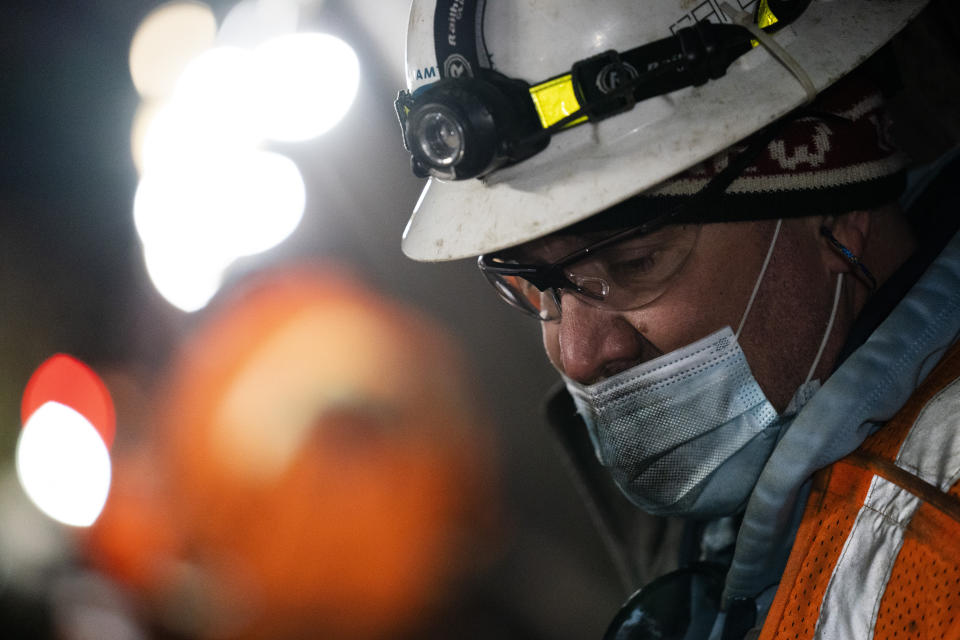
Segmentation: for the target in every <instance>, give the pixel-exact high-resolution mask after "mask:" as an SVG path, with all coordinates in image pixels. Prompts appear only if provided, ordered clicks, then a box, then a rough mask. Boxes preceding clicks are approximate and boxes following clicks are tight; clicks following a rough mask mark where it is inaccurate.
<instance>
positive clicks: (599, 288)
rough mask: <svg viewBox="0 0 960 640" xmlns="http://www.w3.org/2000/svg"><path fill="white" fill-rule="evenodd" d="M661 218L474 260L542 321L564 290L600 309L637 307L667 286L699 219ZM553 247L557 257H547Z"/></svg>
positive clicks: (554, 311)
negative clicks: (583, 240)
mask: <svg viewBox="0 0 960 640" xmlns="http://www.w3.org/2000/svg"><path fill="white" fill-rule="evenodd" d="M666 220H667V219H666V218H660V219H657V220H654V221H650V222H645V223H644V224H641V225H638V226H635V227H630V228H627V229H623V230H621V231H618V232H616V233H614V234H612V235H608V236H606V237H603V238H601V239H598V240H595V241H593V242H590V243H588V244H586V245H585V246H580V247H579V248H576V249H574V250H573V251H569V243H570V242H572V241H573V240H574V238H575V236H570V237H568V238H566V239H565V238H564V237H563V236H548V237H547V238H544V239H540V240H536V241H533V242H530V243H527V244H525V245H522V246H521V247H519V248H515V249H511V250H507V251H501V252H499V253H495V254H491V255H483V256H480V258H479V260H478V262H477V266H478V267H479V268H480V271H482V272H483V274H484V276H486V278H487V280H488V281H489V282H490V284H492V285H493V287H494V289H495V290H496V291H497V293H498V294H499V295H500V297H501V298H502V299H503V300H504V301H506V302H507V303H508V304H510V305H511V306H513V307H515V308H517V309H519V310H520V311H522V312H524V313H525V314H527V315H529V316H532V317H534V318H537V319H538V320H542V321H545V322H553V321H557V320H559V319H560V315H561V304H560V298H561V294H562V293H564V292H568V293H571V294H573V295H575V296H577V297H578V298H579V299H581V300H583V301H584V302H586V303H587V304H590V305H592V306H594V307H597V308H600V309H607V310H615V311H622V310H628V309H636V308H639V307H642V306H644V305H646V304H649V303H651V302H653V301H654V300H656V299H657V298H658V297H660V296H661V295H662V294H663V293H664V292H665V291H666V290H667V288H668V286H669V284H670V283H671V281H672V280H673V278H674V277H675V276H676V275H677V274H678V273H680V271H681V270H682V269H683V266H684V264H686V262H687V259H688V257H689V256H690V253H691V251H692V250H693V247H694V245H695V244H696V242H697V238H698V236H699V233H700V225H696V224H671V225H667V224H665V223H666ZM565 248H566V250H567V251H568V252H566V253H564V249H565ZM558 252H560V253H561V255H562V257H560V258H559V259H556V260H550V259H549V257H550V256H551V255H556V254H557V253H558Z"/></svg>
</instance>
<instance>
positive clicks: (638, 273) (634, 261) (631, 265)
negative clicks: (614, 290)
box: [607, 250, 661, 280]
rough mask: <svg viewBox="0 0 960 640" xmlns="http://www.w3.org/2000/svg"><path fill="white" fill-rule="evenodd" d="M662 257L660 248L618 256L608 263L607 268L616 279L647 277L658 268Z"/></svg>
mask: <svg viewBox="0 0 960 640" xmlns="http://www.w3.org/2000/svg"><path fill="white" fill-rule="evenodd" d="M660 257H661V252H660V251H659V250H655V251H646V252H643V253H634V254H632V255H629V256H618V257H615V258H614V259H613V260H611V261H609V262H608V263H607V270H608V272H609V273H610V275H611V276H612V277H613V279H614V280H630V279H637V278H645V277H647V276H649V275H650V274H651V273H653V272H654V271H655V270H656V268H657V264H658V262H659V259H660Z"/></svg>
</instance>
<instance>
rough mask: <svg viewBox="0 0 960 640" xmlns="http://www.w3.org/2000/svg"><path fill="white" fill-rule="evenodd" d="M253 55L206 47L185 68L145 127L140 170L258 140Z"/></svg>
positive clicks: (227, 151)
mask: <svg viewBox="0 0 960 640" xmlns="http://www.w3.org/2000/svg"><path fill="white" fill-rule="evenodd" d="M251 73H252V54H251V53H250V52H249V51H245V50H243V49H238V48H233V47H218V48H215V49H209V50H207V51H206V52H204V53H203V54H202V55H200V56H199V57H197V58H195V59H194V60H193V61H192V62H190V64H189V65H187V68H186V69H185V70H184V72H183V74H182V75H181V77H180V80H179V82H178V83H177V88H176V90H175V92H174V94H173V96H172V97H171V99H170V101H169V102H168V103H167V104H166V105H165V106H164V107H163V108H161V109H159V110H158V112H157V113H156V115H155V117H154V118H153V121H152V122H151V123H150V124H149V125H148V127H147V132H146V134H145V136H144V142H143V168H144V171H149V170H150V168H151V167H152V166H155V165H158V164H175V165H176V164H181V163H182V162H183V161H184V159H190V158H192V157H195V156H196V155H198V154H210V153H220V154H230V153H234V152H236V151H242V150H247V149H251V148H254V147H255V146H256V145H257V144H258V143H259V142H260V140H261V136H260V133H259V131H257V120H256V117H255V113H254V93H255V91H254V86H253V85H252V84H251Z"/></svg>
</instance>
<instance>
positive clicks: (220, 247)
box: [133, 151, 306, 261]
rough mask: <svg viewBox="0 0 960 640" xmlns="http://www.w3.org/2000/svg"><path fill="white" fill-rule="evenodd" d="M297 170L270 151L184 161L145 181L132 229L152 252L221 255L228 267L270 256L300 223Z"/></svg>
mask: <svg viewBox="0 0 960 640" xmlns="http://www.w3.org/2000/svg"><path fill="white" fill-rule="evenodd" d="M305 206H306V187H305V186H304V182H303V177H302V176H301V174H300V170H299V169H298V168H297V165H296V164H295V163H294V162H293V161H292V160H290V159H289V158H287V157H285V156H282V155H279V154H276V153H271V152H268V151H249V152H247V153H242V154H238V155H234V156H226V157H225V156H219V155H217V156H207V157H198V158H192V159H184V161H183V162H182V163H181V164H180V165H179V166H172V165H166V166H164V167H162V168H158V169H157V170H156V171H150V172H148V173H146V174H144V176H143V178H141V180H140V185H139V186H138V188H137V193H136V196H135V198H134V205H133V207H134V210H133V215H134V223H135V225H136V228H137V232H138V233H139V234H140V238H141V240H142V241H143V243H144V245H146V246H147V247H170V246H175V247H178V248H179V249H180V251H181V253H188V254H189V253H197V252H202V253H216V254H218V255H219V256H224V257H227V259H228V261H229V260H230V259H233V258H237V257H240V256H245V255H251V254H254V253H259V252H261V251H266V250H267V249H270V248H272V247H274V246H276V245H277V244H279V243H280V242H282V241H283V240H284V239H286V238H287V236H289V235H290V234H291V233H292V232H293V230H294V229H296V227H297V225H298V224H299V223H300V220H301V218H302V217H303V212H304V208H305Z"/></svg>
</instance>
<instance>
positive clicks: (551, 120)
mask: <svg viewBox="0 0 960 640" xmlns="http://www.w3.org/2000/svg"><path fill="white" fill-rule="evenodd" d="M769 2H771V0H764V1H763V2H760V3H758V5H759V6H758V15H757V19H758V20H759V21H761V23H766V24H767V25H768V26H767V28H769V29H771V30H772V29H774V28H776V27H779V26H782V25H783V24H784V22H785V21H784V20H779V21H778V19H777V18H776V17H773V14H772V12H771V7H770V5H769ZM779 3H780V4H784V3H785V4H787V5H789V9H790V11H789V12H788V13H789V14H790V17H791V19H793V18H795V17H797V16H798V15H799V14H800V13H801V12H802V10H803V8H805V7H806V5H807V4H809V0H779ZM753 44H754V43H753V35H752V34H751V32H750V31H749V30H748V29H747V28H745V27H743V26H740V25H734V24H716V23H711V22H699V23H697V24H695V25H694V26H692V27H686V28H682V29H678V30H677V31H676V33H675V35H673V36H670V37H667V38H663V39H661V40H656V41H654V42H650V43H648V44H645V45H642V46H639V47H636V48H634V49H630V50H628V51H625V52H617V51H607V52H605V53H602V54H600V55H598V56H593V57H591V58H587V59H585V60H581V61H579V62H576V63H575V64H574V65H573V67H572V69H571V70H570V72H568V73H565V74H561V75H559V76H555V77H553V78H550V79H548V80H545V81H543V82H540V83H538V84H535V85H530V84H528V83H526V82H524V81H523V80H517V79H512V78H508V77H506V76H504V75H503V74H500V73H497V72H495V71H493V70H490V69H478V70H477V71H476V72H475V75H474V76H473V77H463V76H461V77H447V78H444V79H442V80H440V81H439V82H436V83H433V84H431V85H427V86H425V87H421V88H420V89H418V90H417V91H415V92H414V93H412V94H411V93H409V92H407V91H401V92H400V95H399V96H398V97H397V101H396V110H397V116H398V118H399V119H400V125H401V129H402V132H403V142H404V146H405V147H406V149H407V151H409V152H410V154H411V162H412V165H413V172H414V173H415V174H416V175H417V176H419V177H427V176H435V177H437V178H440V179H445V180H464V179H468V178H477V177H482V176H484V175H486V174H488V173H490V172H491V171H494V170H496V169H499V168H501V167H504V166H508V165H511V164H514V163H517V162H520V161H522V160H525V159H527V158H529V157H531V156H533V155H535V154H536V153H538V152H540V151H542V150H543V149H544V148H546V147H547V145H548V144H549V142H550V138H551V136H552V135H553V134H555V133H557V132H559V131H561V130H563V129H566V128H568V127H571V126H575V125H579V124H582V123H584V122H597V121H600V120H603V119H605V118H608V117H610V116H613V115H616V114H618V113H622V112H624V111H628V110H630V109H632V108H633V106H634V105H635V104H636V103H637V102H638V101H641V100H645V99H647V98H650V97H653V96H657V95H663V94H666V93H669V92H672V91H676V90H677V89H681V88H683V87H687V86H697V85H701V84H704V83H705V82H707V81H708V80H711V79H715V78H719V77H721V76H723V75H724V74H725V73H726V69H727V67H729V66H730V64H731V63H732V62H733V61H734V60H736V59H737V58H739V57H740V56H741V55H743V54H744V53H746V52H747V51H749V50H750V49H751V48H752V46H753Z"/></svg>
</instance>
